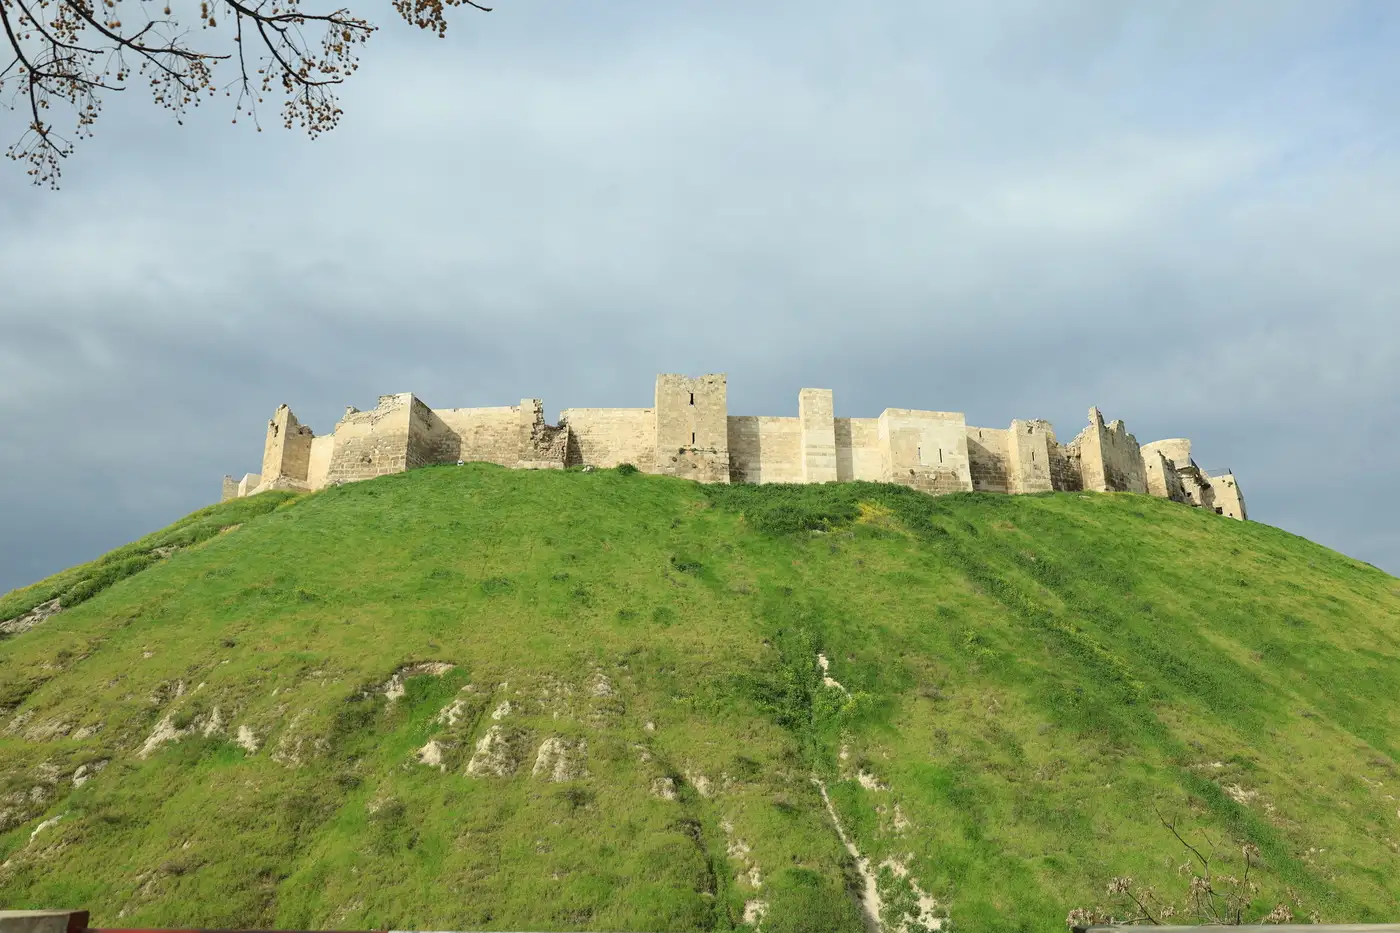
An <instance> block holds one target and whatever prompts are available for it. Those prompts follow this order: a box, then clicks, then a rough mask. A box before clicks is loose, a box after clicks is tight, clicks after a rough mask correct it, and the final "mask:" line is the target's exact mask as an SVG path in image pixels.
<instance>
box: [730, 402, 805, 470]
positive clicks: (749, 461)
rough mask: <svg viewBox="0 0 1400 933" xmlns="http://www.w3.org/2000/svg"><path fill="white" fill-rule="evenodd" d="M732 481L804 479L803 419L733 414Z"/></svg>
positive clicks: (731, 428) (731, 421) (731, 443)
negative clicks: (737, 415)
mask: <svg viewBox="0 0 1400 933" xmlns="http://www.w3.org/2000/svg"><path fill="white" fill-rule="evenodd" d="M728 425H729V440H728V448H729V462H730V474H729V478H730V482H734V483H801V482H803V479H802V420H801V419H800V418H770V417H758V416H739V417H736V416H731V417H730V418H729V419H728Z"/></svg>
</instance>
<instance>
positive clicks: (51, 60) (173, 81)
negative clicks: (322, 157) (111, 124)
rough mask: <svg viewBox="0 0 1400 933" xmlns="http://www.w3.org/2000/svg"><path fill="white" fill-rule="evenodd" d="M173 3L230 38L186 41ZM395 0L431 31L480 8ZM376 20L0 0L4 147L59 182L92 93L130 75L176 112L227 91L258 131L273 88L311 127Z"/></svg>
mask: <svg viewBox="0 0 1400 933" xmlns="http://www.w3.org/2000/svg"><path fill="white" fill-rule="evenodd" d="M181 3H183V4H186V5H188V7H189V9H188V10H185V9H183V7H182V9H181V11H180V12H181V13H182V14H186V18H187V19H188V18H193V17H196V14H197V19H198V21H199V28H200V31H201V32H202V33H218V31H219V29H220V25H219V24H220V22H221V21H222V22H223V23H224V25H225V28H226V29H228V30H229V31H231V32H232V40H233V47H232V49H225V50H223V51H221V52H220V51H212V50H210V49H208V48H196V47H195V44H194V43H193V42H192V41H191V38H190V30H189V29H187V28H185V27H184V26H182V25H181V22H180V19H181V16H180V15H179V14H177V13H176V12H174V11H173V10H172V8H171V5H172V4H181ZM196 3H197V4H198V9H197V11H196V9H195V4H196ZM393 5H394V9H395V10H396V11H397V12H398V14H399V15H400V16H402V17H403V18H404V20H406V21H407V22H409V23H412V24H413V25H415V26H418V27H419V28H420V29H424V30H427V31H429V32H433V33H436V34H437V35H438V36H439V37H441V36H443V35H445V34H446V32H447V20H446V11H447V8H448V7H452V6H469V7H472V8H473V9H477V10H481V11H483V12H489V11H490V7H485V6H482V5H480V4H478V3H476V2H474V0H393ZM376 28H377V27H375V26H373V25H371V24H370V23H369V22H368V21H367V20H364V19H361V18H360V17H358V16H355V15H353V14H352V13H351V12H350V11H349V10H345V9H339V10H335V11H334V12H331V13H310V12H306V11H305V10H303V9H302V8H301V0H0V29H3V32H4V40H5V41H4V42H3V43H0V66H3V67H0V104H3V105H5V106H7V107H8V108H9V109H10V110H11V111H12V112H19V113H22V114H23V118H24V120H25V124H26V126H25V129H24V131H23V133H22V134H21V136H20V138H19V139H18V140H17V141H16V142H15V143H14V144H12V145H11V146H10V147H9V148H8V149H7V150H6V155H8V156H9V157H10V158H11V159H13V160H15V161H17V162H25V163H28V174H29V175H30V176H31V177H32V179H33V181H34V184H36V185H42V184H47V185H49V186H50V187H51V188H57V187H58V177H59V172H60V165H61V161H62V160H63V159H65V158H67V157H68V156H69V155H70V154H71V153H72V152H73V145H74V142H75V141H76V140H78V139H81V138H83V137H84V136H87V137H90V136H92V126H93V123H94V122H95V121H96V120H97V117H98V115H99V113H100V112H101V109H102V93H103V92H105V91H124V90H126V89H127V87H129V86H130V85H131V84H132V83H133V82H135V81H136V80H137V79H140V80H142V81H144V82H147V83H148V86H149V88H150V91H151V95H152V98H153V100H154V102H155V103H156V104H159V105H160V106H162V107H165V108H166V109H168V110H170V111H172V112H173V113H174V114H175V117H176V120H177V122H181V123H183V117H184V115H185V113H186V111H187V109H188V108H189V107H190V106H191V105H193V106H196V107H197V106H199V103H200V101H201V100H202V99H204V98H206V97H213V96H215V95H216V94H217V93H218V92H219V91H220V90H222V91H223V92H224V94H225V96H227V97H233V96H234V91H237V97H236V99H235V102H234V111H235V112H234V117H233V122H235V123H237V122H238V116H239V115H240V114H246V115H247V116H248V117H249V118H250V119H251V120H252V121H253V123H254V125H255V126H256V127H257V129H258V131H259V132H261V131H262V126H261V124H260V123H259V120H258V105H259V104H261V103H263V102H264V100H265V97H266V96H268V95H272V94H274V93H277V94H280V95H281V96H282V98H283V102H282V119H283V123H284V125H285V126H286V127H287V128H288V129H290V128H291V127H292V126H293V125H294V124H298V125H300V126H301V127H302V128H304V129H305V130H306V131H307V133H308V134H309V135H310V136H311V137H312V138H315V137H316V136H319V135H320V134H321V133H323V132H325V131H327V130H331V129H334V128H335V126H336V124H337V123H338V122H339V121H340V116H341V110H340V107H339V106H338V102H337V99H336V96H335V87H336V85H338V84H340V83H342V82H343V81H345V79H346V78H348V77H349V76H350V75H352V74H354V72H355V71H356V69H357V68H358V67H359V58H358V54H357V52H358V48H359V46H361V45H363V44H364V43H365V42H366V41H367V40H368V39H369V37H370V34H371V33H373V32H374V31H375V29H376ZM308 32H311V33H312V35H311V36H310V37H308V35H307V33H308ZM216 41H217V37H216V36H211V37H210V42H211V44H213V43H214V42H216ZM227 60H236V62H237V69H238V70H237V75H236V77H234V78H233V80H231V81H229V82H228V83H227V84H225V85H223V86H218V85H216V83H215V69H216V68H217V66H218V65H219V63H220V62H224V61H227ZM7 92H8V94H7ZM60 102H65V103H67V104H68V105H69V106H70V107H71V108H72V110H73V111H74V120H75V124H76V125H75V128H74V131H73V137H72V138H71V139H70V138H66V137H64V136H61V135H60V134H59V133H58V132H57V130H56V129H55V127H54V121H53V117H52V116H51V112H52V110H53V109H54V106H55V104H57V103H60Z"/></svg>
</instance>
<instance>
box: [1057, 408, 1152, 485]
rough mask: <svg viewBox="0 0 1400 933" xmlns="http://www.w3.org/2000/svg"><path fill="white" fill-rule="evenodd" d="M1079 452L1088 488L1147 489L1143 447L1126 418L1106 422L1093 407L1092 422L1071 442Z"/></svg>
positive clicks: (1090, 411) (1081, 471) (1081, 468)
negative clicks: (1129, 429)
mask: <svg viewBox="0 0 1400 933" xmlns="http://www.w3.org/2000/svg"><path fill="white" fill-rule="evenodd" d="M1070 446H1071V447H1073V448H1075V449H1076V450H1077V451H1078V452H1079V457H1080V474H1081V476H1082V477H1083V483H1084V488H1085V489H1088V490H1092V491H1094V492H1137V493H1146V492H1147V479H1146V477H1145V475H1144V470H1143V462H1142V449H1141V448H1140V447H1139V446H1138V442H1137V438H1135V437H1133V436H1132V435H1131V434H1129V433H1128V431H1127V428H1126V427H1124V425H1123V422H1122V421H1121V420H1120V421H1114V422H1113V423H1111V424H1104V420H1103V414H1102V413H1101V412H1100V411H1099V410H1098V409H1097V408H1091V409H1089V426H1088V427H1086V428H1085V429H1084V430H1083V431H1080V432H1079V434H1078V436H1076V437H1075V439H1074V440H1073V441H1071V442H1070Z"/></svg>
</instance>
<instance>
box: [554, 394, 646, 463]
mask: <svg viewBox="0 0 1400 933" xmlns="http://www.w3.org/2000/svg"><path fill="white" fill-rule="evenodd" d="M559 421H560V423H561V424H564V425H567V426H568V429H569V438H568V444H569V448H568V457H567V459H566V461H565V462H566V463H567V464H568V465H569V466H574V465H581V464H591V465H592V466H595V467H603V468H608V467H615V466H618V465H619V464H622V463H630V464H632V465H633V466H635V467H636V468H637V469H639V470H641V471H642V472H644V473H654V472H657V470H656V466H655V459H656V411H655V410H654V409H651V408H566V409H564V410H563V411H562V412H560V413H559Z"/></svg>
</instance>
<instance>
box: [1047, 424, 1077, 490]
mask: <svg viewBox="0 0 1400 933" xmlns="http://www.w3.org/2000/svg"><path fill="white" fill-rule="evenodd" d="M1081 434H1082V432H1081ZM1046 446H1047V448H1048V451H1049V454H1050V484H1051V485H1052V486H1053V487H1054V489H1055V491H1056V492H1078V491H1080V490H1081V489H1083V488H1084V463H1083V458H1081V457H1080V455H1079V438H1078V437H1076V438H1075V439H1074V440H1072V441H1070V442H1069V443H1068V444H1063V445H1062V444H1060V443H1059V442H1057V441H1056V440H1055V433H1054V432H1053V431H1051V432H1050V435H1049V437H1048V438H1047V440H1046Z"/></svg>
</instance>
